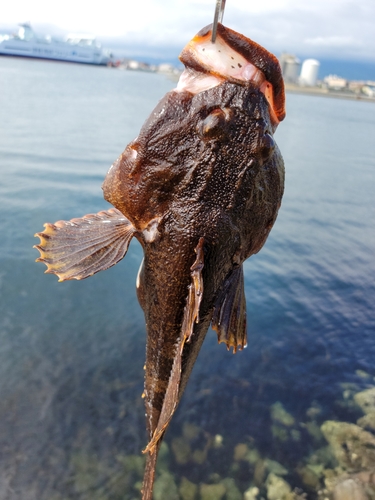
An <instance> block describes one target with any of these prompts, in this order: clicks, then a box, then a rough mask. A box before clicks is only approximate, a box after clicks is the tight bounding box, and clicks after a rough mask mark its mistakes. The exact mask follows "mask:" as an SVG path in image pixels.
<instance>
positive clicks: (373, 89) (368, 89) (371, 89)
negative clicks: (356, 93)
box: [362, 85, 375, 97]
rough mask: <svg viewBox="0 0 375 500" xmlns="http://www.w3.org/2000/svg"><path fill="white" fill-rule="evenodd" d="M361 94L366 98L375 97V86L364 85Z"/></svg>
mask: <svg viewBox="0 0 375 500" xmlns="http://www.w3.org/2000/svg"><path fill="white" fill-rule="evenodd" d="M362 92H363V93H364V94H365V95H367V96H368V97H375V85H364V86H363V87H362Z"/></svg>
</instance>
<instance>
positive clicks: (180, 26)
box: [0, 0, 375, 60]
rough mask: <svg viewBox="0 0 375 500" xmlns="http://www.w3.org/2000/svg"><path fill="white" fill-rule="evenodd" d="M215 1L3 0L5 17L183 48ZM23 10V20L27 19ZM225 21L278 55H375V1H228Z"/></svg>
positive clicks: (153, 45) (205, 21)
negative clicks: (289, 53) (102, 0)
mask: <svg viewBox="0 0 375 500" xmlns="http://www.w3.org/2000/svg"><path fill="white" fill-rule="evenodd" d="M214 7H215V0H142V1H135V2H130V1H129V2H122V3H119V2H118V0H106V1H105V3H104V4H103V3H99V2H92V1H89V0H64V1H63V0H54V1H53V2H51V1H50V0H12V2H10V1H8V2H6V4H5V5H4V6H2V12H1V18H0V23H14V25H16V23H18V22H22V21H30V22H31V23H32V24H34V25H35V27H38V26H42V24H45V25H46V24H49V25H52V24H53V25H55V26H57V27H59V29H60V30H64V31H65V32H66V33H67V32H71V31H73V32H86V33H92V34H95V35H97V36H98V37H99V38H100V37H101V38H105V39H109V38H110V39H112V40H113V41H114V42H115V43H116V44H118V43H122V44H123V45H124V46H126V47H127V48H129V49H131V47H132V46H140V45H143V46H144V47H146V48H147V47H150V48H152V50H153V53H156V52H157V51H158V50H159V51H160V53H161V52H162V51H163V50H165V48H166V47H169V49H168V50H169V52H175V53H176V55H177V54H178V53H179V51H180V50H181V48H182V47H183V46H184V45H185V44H186V42H187V41H188V40H189V39H190V38H191V37H192V36H193V35H194V34H195V33H196V32H198V31H199V30H200V29H201V28H202V27H203V26H205V25H207V24H209V23H210V22H212V19H213V14H214ZM20 16H21V18H20ZM224 24H225V25H226V26H229V27H231V28H232V29H234V30H236V31H239V32H241V33H243V34H245V35H246V36H249V37H250V38H253V39H254V40H256V41H257V42H259V43H261V44H262V45H264V46H265V47H266V48H268V49H269V50H271V51H273V52H274V53H275V54H280V52H282V51H285V50H286V51H289V52H294V53H296V54H297V55H298V56H300V57H305V56H306V57H318V58H319V57H327V56H329V57H336V56H338V57H341V58H344V57H356V58H361V59H368V60H374V59H375V37H374V32H375V2H374V0H355V1H354V0H314V2H301V1H298V0H267V2H264V1H263V2H249V1H248V0H230V1H228V2H227V5H226V9H225V14H224Z"/></svg>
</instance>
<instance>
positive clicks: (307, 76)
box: [299, 59, 320, 87]
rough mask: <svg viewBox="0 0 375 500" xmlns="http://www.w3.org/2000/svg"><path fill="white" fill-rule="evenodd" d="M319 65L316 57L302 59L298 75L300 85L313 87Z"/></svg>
mask: <svg viewBox="0 0 375 500" xmlns="http://www.w3.org/2000/svg"><path fill="white" fill-rule="evenodd" d="M319 66H320V62H319V61H317V60H316V59H306V61H303V64H302V69H301V74H300V77H299V82H300V85H306V86H309V87H314V85H316V81H317V79H318V72H319Z"/></svg>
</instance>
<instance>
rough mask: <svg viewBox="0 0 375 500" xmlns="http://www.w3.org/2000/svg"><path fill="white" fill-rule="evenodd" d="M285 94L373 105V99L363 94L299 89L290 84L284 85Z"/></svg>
mask: <svg viewBox="0 0 375 500" xmlns="http://www.w3.org/2000/svg"><path fill="white" fill-rule="evenodd" d="M285 92H286V93H291V94H302V95H315V96H318V97H332V98H334V99H348V100H352V101H366V102H372V103H375V98H374V97H369V96H366V95H364V94H354V93H353V92H340V91H335V90H328V89H322V88H320V87H300V86H299V85H293V84H290V83H287V84H285Z"/></svg>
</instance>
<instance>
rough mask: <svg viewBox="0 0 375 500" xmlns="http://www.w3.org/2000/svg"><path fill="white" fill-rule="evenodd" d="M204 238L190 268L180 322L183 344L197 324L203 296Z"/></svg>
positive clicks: (196, 250) (198, 246) (200, 241)
mask: <svg viewBox="0 0 375 500" xmlns="http://www.w3.org/2000/svg"><path fill="white" fill-rule="evenodd" d="M203 244H204V238H200V240H199V243H198V245H197V247H196V249H195V253H196V254H197V258H196V259H195V261H194V264H193V265H192V266H191V268H190V271H191V273H190V275H191V284H190V285H189V295H188V299H187V303H186V306H185V309H184V319H183V321H182V334H183V342H185V341H187V342H189V340H190V338H191V336H192V334H193V330H194V323H199V306H200V304H201V300H202V296H203V277H202V269H203V266H204V252H203ZM182 347H183V346H182Z"/></svg>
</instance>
